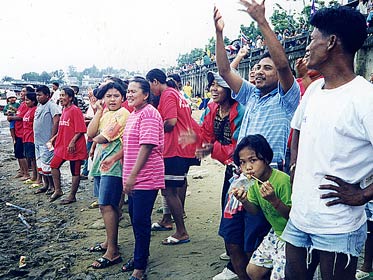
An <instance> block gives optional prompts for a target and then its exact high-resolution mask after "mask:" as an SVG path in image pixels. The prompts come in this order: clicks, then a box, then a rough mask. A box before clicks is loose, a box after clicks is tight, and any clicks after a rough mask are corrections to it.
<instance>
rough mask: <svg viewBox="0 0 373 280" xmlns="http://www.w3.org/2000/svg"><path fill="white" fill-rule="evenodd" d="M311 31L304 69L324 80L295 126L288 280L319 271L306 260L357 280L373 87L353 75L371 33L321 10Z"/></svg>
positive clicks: (369, 168) (340, 11)
mask: <svg viewBox="0 0 373 280" xmlns="http://www.w3.org/2000/svg"><path fill="white" fill-rule="evenodd" d="M310 23H311V25H313V26H314V27H315V28H314V31H313V32H312V34H311V42H310V44H309V45H308V47H307V52H309V58H308V64H307V67H308V68H310V69H314V70H318V71H319V72H320V73H321V74H322V75H323V76H324V79H320V80H318V81H315V82H314V83H312V84H311V85H310V86H309V88H308V89H307V91H306V94H305V95H304V98H303V100H302V102H301V104H300V105H299V107H298V109H297V111H296V113H295V115H294V118H293V120H292V127H293V128H294V129H296V130H298V131H299V141H298V142H297V143H293V144H295V147H297V148H296V149H295V151H297V158H296V160H295V157H294V158H293V164H292V165H291V170H292V171H294V170H295V175H294V182H293V194H292V209H291V211H290V219H289V221H288V224H287V226H286V228H285V230H284V233H283V235H282V238H283V239H284V240H285V241H286V242H287V244H286V279H290V280H291V279H312V276H313V272H314V268H315V266H314V265H313V263H312V264H311V265H310V263H308V262H307V261H306V260H312V261H316V262H318V261H319V262H320V268H321V275H322V279H355V270H356V266H357V260H358V256H359V255H360V253H361V252H362V249H363V246H364V242H365V239H366V234H367V228H366V215H365V213H364V205H365V204H366V203H367V202H368V201H369V200H371V199H372V198H373V184H372V181H373V178H372V177H373V176H372V174H373V110H372V108H373V86H372V85H371V84H370V83H369V82H368V81H366V80H365V79H364V78H362V77H360V76H356V74H355V73H354V56H355V53H356V51H357V50H359V49H360V48H361V46H362V45H363V43H364V41H365V39H366V37H367V32H366V25H365V20H364V17H363V16H362V15H361V14H360V13H359V12H357V11H355V10H352V9H350V8H348V7H338V8H327V9H322V10H319V11H318V12H317V13H316V14H315V15H314V16H313V17H312V18H311V22H310ZM311 253H312V258H311V257H310V256H309V255H310V254H311ZM310 267H311V268H313V269H309V268H310Z"/></svg>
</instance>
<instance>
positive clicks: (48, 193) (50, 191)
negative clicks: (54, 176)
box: [45, 189, 54, 195]
mask: <svg viewBox="0 0 373 280" xmlns="http://www.w3.org/2000/svg"><path fill="white" fill-rule="evenodd" d="M53 193H54V189H48V190H47V191H46V192H45V194H46V195H51V194H53Z"/></svg>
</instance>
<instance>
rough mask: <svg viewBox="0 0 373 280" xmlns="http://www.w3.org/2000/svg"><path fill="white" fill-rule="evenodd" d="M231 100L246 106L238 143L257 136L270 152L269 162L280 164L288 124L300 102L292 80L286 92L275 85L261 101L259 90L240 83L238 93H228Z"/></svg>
mask: <svg viewBox="0 0 373 280" xmlns="http://www.w3.org/2000/svg"><path fill="white" fill-rule="evenodd" d="M232 97H233V98H234V99H235V100H237V101H238V102H239V103H241V104H242V105H245V106H246V109H245V115H244V117H243V120H242V124H241V130H240V134H239V136H238V143H239V142H240V141H241V139H242V138H243V137H245V136H246V135H251V134H261V135H263V136H264V137H265V138H266V139H267V141H268V143H269V145H270V146H271V148H272V150H273V160H272V162H283V161H284V159H285V153H286V144H287V140H288V137H289V133H290V121H291V119H292V117H293V115H294V112H295V110H296V108H297V107H298V104H299V98H300V89H299V85H298V83H297V82H296V80H295V79H294V82H293V85H292V86H291V88H290V89H289V90H288V91H287V92H284V90H283V89H282V87H281V85H280V83H278V87H277V88H276V89H274V90H273V91H271V92H270V93H268V94H266V95H265V96H262V97H260V90H259V89H257V88H256V87H255V86H254V85H252V84H250V83H249V82H248V81H246V80H243V83H242V86H241V88H240V91H239V92H238V93H235V92H232Z"/></svg>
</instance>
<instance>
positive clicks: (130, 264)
mask: <svg viewBox="0 0 373 280" xmlns="http://www.w3.org/2000/svg"><path fill="white" fill-rule="evenodd" d="M134 269H135V261H134V260H133V259H132V258H131V259H129V260H128V261H127V262H126V263H125V264H124V265H123V266H122V268H121V269H120V270H121V271H122V272H128V271H132V270H134Z"/></svg>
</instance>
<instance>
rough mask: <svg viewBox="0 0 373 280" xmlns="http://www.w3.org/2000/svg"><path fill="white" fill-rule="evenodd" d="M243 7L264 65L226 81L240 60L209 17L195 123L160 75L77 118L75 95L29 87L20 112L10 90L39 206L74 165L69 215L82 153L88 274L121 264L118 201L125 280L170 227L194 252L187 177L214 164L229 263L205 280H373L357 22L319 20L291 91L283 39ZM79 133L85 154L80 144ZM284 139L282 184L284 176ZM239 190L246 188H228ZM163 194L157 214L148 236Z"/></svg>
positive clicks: (143, 269) (10, 110) (365, 92)
mask: <svg viewBox="0 0 373 280" xmlns="http://www.w3.org/2000/svg"><path fill="white" fill-rule="evenodd" d="M240 3H241V5H242V6H243V11H244V12H246V13H247V14H249V15H250V16H251V18H252V19H254V20H255V21H256V22H257V24H258V27H259V29H260V31H261V33H262V36H263V38H260V39H261V40H263V41H265V44H266V46H267V48H268V53H265V54H263V56H262V58H261V59H260V61H259V62H258V63H257V64H256V65H255V66H254V67H253V69H251V71H250V73H249V76H248V77H247V79H248V80H246V79H244V78H242V77H240V76H239V75H238V73H237V72H236V71H235V70H233V69H234V68H237V66H238V64H239V62H240V60H241V59H242V58H243V57H245V55H246V54H247V50H245V48H242V49H241V50H240V52H239V54H238V55H237V57H236V59H235V60H234V61H233V62H232V64H230V63H229V60H228V57H227V52H226V50H225V46H224V41H223V29H224V21H223V17H222V16H221V14H220V12H219V9H218V8H217V7H215V8H214V13H213V19H214V24H215V32H216V57H215V59H216V63H217V66H218V71H219V72H218V73H215V72H211V71H210V72H208V74H207V80H208V90H209V91H210V92H211V102H210V103H209V104H208V105H207V108H206V110H205V112H204V114H203V115H202V118H201V124H200V125H198V124H197V123H196V122H195V121H194V120H193V119H192V117H191V108H190V104H188V102H187V98H186V97H185V96H184V94H186V95H187V96H189V95H191V94H192V89H191V87H190V88H188V85H187V87H184V92H182V91H181V88H182V85H181V79H180V76H178V75H169V76H168V77H167V76H166V74H165V73H164V72H163V71H162V70H160V69H156V68H155V69H152V70H150V71H149V72H148V73H147V75H146V77H145V78H143V77H134V78H133V79H131V80H129V81H127V82H123V81H122V80H120V79H118V78H115V77H110V78H109V79H107V80H106V81H104V83H103V84H102V85H101V86H100V87H99V88H98V89H96V90H95V91H92V92H91V104H90V108H88V110H90V111H91V112H90V116H89V115H88V117H87V118H86V120H85V118H84V116H83V113H85V110H86V109H87V108H82V107H81V106H80V108H79V107H78V106H77V105H78V103H77V99H76V94H77V93H78V92H79V88H77V87H64V88H63V89H62V90H59V84H58V83H54V84H53V90H52V92H51V91H50V90H49V88H48V87H46V86H40V87H38V88H37V89H36V90H35V89H34V88H33V87H31V86H26V87H24V88H23V89H22V91H21V103H18V102H16V99H15V94H14V93H12V92H8V94H7V101H8V105H7V106H6V108H5V109H4V113H5V114H6V115H7V119H8V121H9V123H10V132H11V135H12V139H13V143H14V153H15V156H16V158H17V160H18V164H19V167H20V170H19V173H18V174H17V175H16V178H20V179H21V180H23V181H25V183H31V184H35V187H38V186H39V187H40V188H38V189H37V190H36V191H35V194H39V193H47V194H49V195H51V196H50V198H49V201H50V202H54V201H55V200H57V199H58V198H60V197H61V196H62V195H63V192H62V188H61V178H60V177H61V173H60V168H61V166H62V164H63V163H64V162H65V161H69V162H70V173H71V175H72V186H71V191H70V194H69V195H68V196H67V197H66V198H65V199H62V200H61V201H60V203H61V204H63V205H64V204H70V203H74V202H75V201H76V193H77V190H78V187H79V182H80V178H81V175H83V176H87V175H88V173H87V166H86V167H85V168H81V167H82V162H83V161H84V160H86V159H87V157H88V154H89V155H90V157H92V158H93V165H92V167H91V168H90V173H89V175H90V176H91V177H93V178H94V186H93V191H94V195H95V197H97V199H98V200H97V205H98V206H99V209H100V212H101V214H102V217H103V220H104V224H105V228H106V237H105V240H104V241H102V242H100V243H98V244H95V245H94V246H93V247H91V248H89V251H90V252H100V253H103V255H102V256H101V257H100V258H98V259H97V260H96V261H94V262H93V263H92V265H91V267H92V268H94V269H104V268H106V267H109V266H112V265H115V264H119V263H121V262H122V257H121V256H120V253H119V250H118V223H119V219H120V215H121V207H122V204H123V201H124V197H123V196H124V194H126V195H128V203H129V215H130V218H131V223H132V228H133V234H134V238H135V244H134V251H133V257H132V258H131V259H129V260H128V261H127V262H126V263H125V264H124V265H123V266H122V269H121V270H122V271H124V272H128V271H133V272H132V275H131V276H130V278H129V279H130V280H139V279H146V277H147V267H148V260H149V256H150V252H149V246H150V237H151V230H153V231H171V230H172V229H173V227H172V219H173V222H174V223H175V226H176V231H175V233H174V234H172V235H170V236H168V237H167V238H165V239H164V240H163V241H162V244H163V245H180V244H186V243H188V242H190V241H191V237H190V236H189V234H188V232H187V229H186V226H185V223H184V215H185V212H184V203H185V192H186V188H187V181H186V176H187V173H188V170H189V168H190V166H191V165H199V164H200V159H201V158H203V157H205V156H207V155H211V157H212V158H214V159H216V160H218V161H219V162H221V163H222V164H224V165H226V170H225V177H224V183H223V188H222V196H221V214H222V217H221V222H220V226H219V234H220V235H221V236H222V237H223V239H224V242H225V249H226V252H225V253H223V254H222V256H223V257H224V258H227V259H229V260H230V261H229V262H228V264H227V267H226V268H225V269H224V270H223V271H222V272H221V273H219V274H218V275H216V276H214V278H213V279H214V280H225V279H228V280H229V279H237V278H238V279H241V280H243V279H312V278H313V275H314V272H315V269H316V267H317V266H318V265H319V266H320V272H321V277H322V279H347V280H350V279H355V277H357V279H363V278H364V277H368V276H369V272H372V259H373V253H372V250H373V244H372V242H373V235H372V230H373V228H372V223H373V218H372V215H373V206H372V205H373V179H372V178H373V154H372V144H373V111H372V107H373V95H372V93H373V86H372V79H373V78H372V77H373V75H371V76H372V77H371V80H370V82H368V81H366V80H364V79H363V78H362V77H360V76H357V75H356V74H355V73H354V68H353V62H354V56H355V53H356V51H357V50H358V49H360V48H361V46H362V44H363V43H364V41H365V39H366V37H367V32H366V21H365V18H364V17H363V16H362V15H361V14H360V13H359V12H358V11H356V10H352V9H349V8H346V7H338V8H326V9H322V10H320V11H318V12H317V13H315V15H314V16H313V17H312V18H311V25H312V26H314V30H313V31H312V34H311V42H310V44H309V45H308V46H307V49H306V55H305V57H304V58H302V59H300V60H298V61H297V63H296V68H297V72H298V75H299V76H300V79H298V80H296V79H295V78H294V76H293V74H292V71H291V68H290V66H289V62H288V59H287V58H286V55H285V51H284V48H283V46H282V45H281V42H280V40H279V37H278V36H279V34H275V32H273V30H272V29H271V28H270V26H269V23H268V22H267V20H266V19H265V16H264V15H265V3H264V1H263V2H262V3H261V4H259V3H257V2H256V1H255V0H253V1H246V0H241V1H240ZM315 71H316V72H315ZM335 73H338V75H335ZM303 94H304V96H303ZM301 96H303V98H302V101H301V103H300V105H299V101H300V97H301ZM156 97H158V100H157V98H156ZM95 99H96V100H95ZM298 105H299V106H298ZM61 109H62V110H61ZM130 112H131V113H130ZM87 123H89V125H88V128H87ZM290 124H291V127H292V128H293V129H294V133H293V135H292V137H289V134H290ZM86 132H87V135H88V137H89V138H90V139H91V143H93V144H92V145H89V146H88V145H87V144H86V140H85V136H84V134H85V133H86ZM288 141H289V142H291V148H290V163H289V170H288V171H289V173H290V177H289V176H288V175H287V174H286V173H284V172H283V171H284V166H285V163H286V151H287V143H288ZM311 147H312V148H311ZM288 150H289V149H288ZM29 165H30V167H32V175H31V176H30V174H29ZM81 169H82V170H81ZM241 179H243V180H244V182H245V187H234V186H235V184H236V183H237V182H238V181H239V180H241ZM158 190H161V193H162V196H163V197H164V203H163V204H164V216H163V218H162V220H161V221H159V222H156V223H153V224H152V223H151V214H152V210H153V207H154V202H155V199H156V197H157V194H158ZM234 203H236V204H235V206H234V207H235V208H234V210H235V211H234V212H233V211H232V212H229V211H230V210H232V207H233V206H232V205H233V204H234ZM367 217H368V221H367ZM367 231H368V232H369V233H368V234H367ZM364 245H365V253H364V263H363V265H362V267H360V269H359V270H357V259H358V256H359V255H360V254H361V253H362V251H363V247H364Z"/></svg>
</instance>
